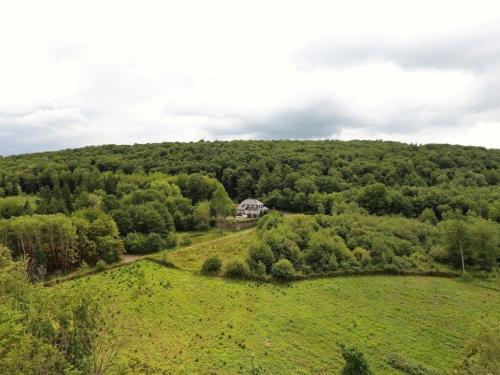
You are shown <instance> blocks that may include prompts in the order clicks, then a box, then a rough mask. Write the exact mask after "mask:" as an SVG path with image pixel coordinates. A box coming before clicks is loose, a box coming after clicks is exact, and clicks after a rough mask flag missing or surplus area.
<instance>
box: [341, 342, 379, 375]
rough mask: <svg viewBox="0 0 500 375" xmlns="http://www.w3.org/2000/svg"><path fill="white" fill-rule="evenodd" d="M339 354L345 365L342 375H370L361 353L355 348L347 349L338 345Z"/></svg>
mask: <svg viewBox="0 0 500 375" xmlns="http://www.w3.org/2000/svg"><path fill="white" fill-rule="evenodd" d="M339 347H340V352H341V353H342V357H344V360H345V365H344V368H343V369H342V375H372V374H373V373H372V371H371V370H370V368H369V367H368V363H367V362H366V359H365V357H364V356H363V353H361V352H360V351H359V350H357V349H356V348H355V347H347V346H345V345H344V344H339Z"/></svg>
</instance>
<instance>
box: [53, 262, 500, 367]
mask: <svg viewBox="0 0 500 375" xmlns="http://www.w3.org/2000/svg"><path fill="white" fill-rule="evenodd" d="M165 283H168V285H169V287H167V288H165V286H164V285H165ZM85 289H88V290H92V291H93V293H95V294H96V295H98V296H99V303H100V304H102V306H103V307H104V308H105V310H106V311H110V314H113V316H114V318H112V319H113V321H114V322H115V323H116V324H117V325H118V326H119V327H120V329H119V331H120V333H121V335H123V344H122V348H121V349H120V351H119V361H118V362H119V363H121V364H122V365H125V366H127V368H129V371H130V372H131V373H137V374H139V373H144V372H147V371H149V373H161V371H167V372H169V373H170V372H172V373H175V374H190V373H217V374H236V373H249V371H250V369H251V365H252V358H254V362H255V364H256V365H258V366H259V367H261V369H262V371H263V373H273V374H291V373H293V374H315V373H318V372H324V373H335V372H336V371H338V370H340V368H341V367H342V365H343V360H342V358H341V356H340V353H339V348H338V346H337V343H339V342H342V343H346V344H356V345H357V347H358V348H360V349H361V350H362V351H363V352H364V353H365V354H366V356H367V359H368V361H369V363H370V365H371V366H372V368H373V370H374V371H375V373H376V374H379V373H384V374H392V373H394V374H398V373H400V372H398V371H396V370H394V369H392V368H391V367H390V366H389V365H388V363H387V358H386V357H387V356H388V355H389V354H390V353H397V354H399V355H401V356H402V357H404V358H405V359H406V360H408V361H410V362H416V363H420V364H423V365H425V366H427V367H431V368H435V369H437V370H438V372H439V373H441V371H442V370H444V369H448V368H450V367H452V366H453V365H455V364H456V362H457V361H458V360H459V358H460V357H461V355H462V354H463V352H464V343H465V342H467V340H469V339H470V338H472V337H474V336H475V335H476V334H477V332H478V327H479V324H480V321H481V320H484V319H486V318H487V317H489V318H491V319H496V320H498V319H500V315H499V311H500V295H499V293H498V291H494V290H491V289H487V288H483V287H478V286H474V285H468V284H466V283H463V282H460V281H455V280H450V279H443V278H426V277H397V276H396V277H395V276H386V277H377V276H364V277H347V278H334V279H323V280H311V281H303V282H297V283H294V284H291V285H274V284H259V283H253V282H239V281H226V280H224V279H220V278H206V277H203V276H196V275H193V274H191V273H187V272H184V271H178V270H171V269H167V268H164V267H162V266H159V265H157V264H154V263H151V262H148V261H141V262H139V263H136V264H133V265H129V266H126V267H124V268H120V269H117V270H111V271H108V272H105V273H102V274H100V275H96V276H91V277H89V278H84V279H79V280H77V281H74V282H68V283H64V284H62V285H61V286H60V287H56V288H54V289H50V290H47V292H48V293H49V294H51V295H54V296H57V294H58V293H61V292H63V290H64V291H67V290H73V291H77V290H80V291H81V290H85ZM146 369H147V370H146Z"/></svg>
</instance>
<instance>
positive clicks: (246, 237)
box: [151, 228, 255, 271]
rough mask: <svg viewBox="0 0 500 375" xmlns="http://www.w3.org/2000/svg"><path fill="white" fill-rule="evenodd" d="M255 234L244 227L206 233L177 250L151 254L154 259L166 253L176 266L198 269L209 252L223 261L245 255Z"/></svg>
mask: <svg viewBox="0 0 500 375" xmlns="http://www.w3.org/2000/svg"><path fill="white" fill-rule="evenodd" d="M254 236H255V229H254V228H251V229H246V230H242V231H239V232H225V234H224V235H221V234H220V233H218V234H215V233H213V232H212V233H211V234H207V235H206V236H204V237H203V240H200V241H196V242H194V241H193V244H192V245H191V246H186V247H182V248H180V249H179V250H173V251H168V250H167V251H163V252H160V253H158V254H155V255H153V256H151V257H152V258H154V259H163V257H164V256H165V254H167V257H168V260H169V261H170V262H172V263H173V264H175V265H176V266H177V267H178V268H180V269H183V270H186V271H199V270H200V268H201V265H202V264H203V262H204V261H205V259H207V258H208V256H209V255H211V254H217V255H218V256H219V257H220V258H221V260H222V261H223V263H226V262H227V261H229V260H233V259H241V260H244V259H245V257H246V253H247V249H248V246H249V244H250V243H251V242H252V240H253V239H254Z"/></svg>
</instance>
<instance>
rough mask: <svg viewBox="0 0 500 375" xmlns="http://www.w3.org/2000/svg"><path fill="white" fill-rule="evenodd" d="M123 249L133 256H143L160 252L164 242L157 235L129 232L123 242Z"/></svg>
mask: <svg viewBox="0 0 500 375" xmlns="http://www.w3.org/2000/svg"><path fill="white" fill-rule="evenodd" d="M124 243H125V248H126V249H127V251H128V252H130V253H133V254H145V253H150V252H153V251H158V250H161V249H162V248H163V247H164V246H165V241H164V240H163V238H161V236H160V235H159V234H158V233H154V232H152V233H149V234H144V233H136V232H130V233H129V234H127V237H125V240H124Z"/></svg>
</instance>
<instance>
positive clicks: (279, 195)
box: [0, 141, 500, 218]
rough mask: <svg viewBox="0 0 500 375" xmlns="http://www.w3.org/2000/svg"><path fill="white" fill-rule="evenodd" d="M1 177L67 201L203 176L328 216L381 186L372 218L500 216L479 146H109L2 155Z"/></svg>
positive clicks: (492, 169)
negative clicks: (124, 186)
mask: <svg viewBox="0 0 500 375" xmlns="http://www.w3.org/2000/svg"><path fill="white" fill-rule="evenodd" d="M0 171H1V172H0V195H18V194H21V193H24V194H39V193H41V194H42V195H44V194H46V193H47V192H44V189H45V190H46V189H50V190H54V189H56V193H55V194H56V195H61V196H64V197H67V196H68V194H69V193H71V194H79V193H80V192H82V191H89V192H92V191H94V190H98V189H104V190H107V191H109V190H110V186H113V184H114V182H113V181H114V179H115V177H114V176H115V175H116V174H124V175H130V174H134V173H139V174H143V173H145V174H150V173H155V172H163V173H165V174H168V175H179V174H192V173H200V174H204V175H207V176H210V177H213V178H215V179H217V180H218V181H220V182H221V183H222V184H223V185H224V187H225V189H226V191H227V192H228V193H229V195H230V197H231V198H233V199H235V200H242V199H244V198H247V197H259V198H261V199H262V200H263V201H264V203H266V204H267V205H268V206H270V207H274V208H279V209H284V210H293V211H309V212H322V211H325V212H326V213H329V212H330V207H329V206H330V204H331V201H332V200H333V199H334V198H332V197H330V196H329V195H330V194H331V193H340V192H343V193H344V194H343V198H346V199H347V200H348V201H352V200H355V201H357V202H358V204H360V205H361V206H363V202H365V201H366V200H365V199H364V198H363V197H364V196H368V197H369V196H370V195H371V194H382V193H383V192H376V190H377V189H378V188H379V187H380V186H381V185H383V186H384V187H385V188H386V189H387V196H386V197H382V198H383V201H382V202H381V203H380V204H379V206H378V207H368V210H369V211H370V212H371V213H375V214H380V213H384V214H402V215H404V216H407V217H416V216H418V215H420V214H421V213H422V211H423V210H424V209H425V208H431V209H432V210H433V211H434V212H435V214H436V215H437V216H438V218H440V215H441V211H442V208H440V207H439V206H446V205H449V206H451V207H452V209H455V208H461V209H462V210H463V211H464V213H466V212H467V211H468V210H470V209H474V210H476V211H483V215H484V211H495V215H498V214H497V212H498V211H499V208H498V199H497V198H498V185H499V184H500V150H495V149H492V150H488V149H485V148H480V147H463V146H449V145H423V146H417V145H406V144H402V143H396V142H380V141H351V142H341V141H231V142H203V141H200V142H196V143H161V144H149V145H134V146H115V145H109V146H99V147H86V148H82V149H76V150H66V151H60V152H48V153H40V154H31V155H20V156H12V157H7V158H3V159H0ZM367 187H371V190H372V191H365V190H363V189H364V188H367ZM488 187H489V189H488ZM429 188H432V189H429ZM464 188H466V192H465V193H464V194H462V193H461V191H462V189H464ZM485 188H487V189H485ZM59 189H60V190H61V192H59V191H58V190H59ZM483 190H487V191H486V192H483ZM449 191H451V192H453V197H452V198H451V199H450V198H448V197H447V193H448V192H449ZM183 193H184V191H183ZM53 194H54V193H53ZM492 194H494V195H492ZM66 200H67V199H66ZM194 200H195V201H196V199H194ZM471 202H474V203H475V205H471ZM495 203H496V204H495ZM68 209H70V208H69V207H68ZM488 215H489V213H488Z"/></svg>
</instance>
